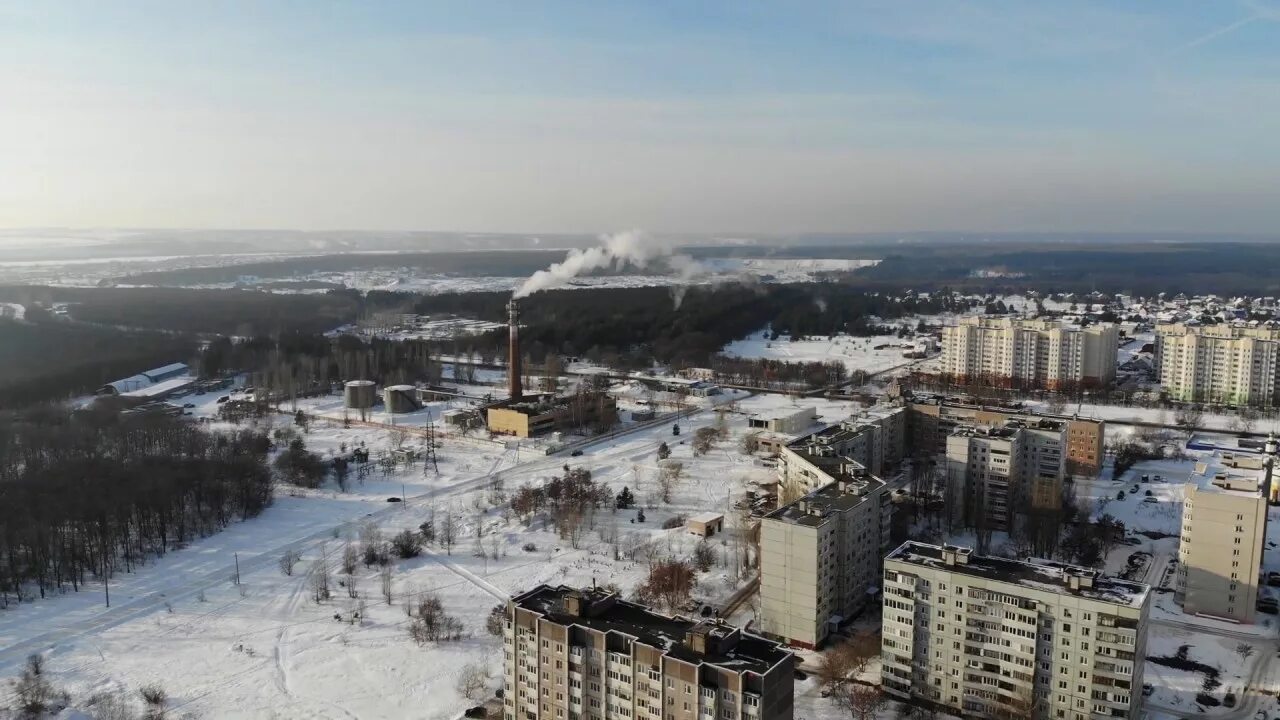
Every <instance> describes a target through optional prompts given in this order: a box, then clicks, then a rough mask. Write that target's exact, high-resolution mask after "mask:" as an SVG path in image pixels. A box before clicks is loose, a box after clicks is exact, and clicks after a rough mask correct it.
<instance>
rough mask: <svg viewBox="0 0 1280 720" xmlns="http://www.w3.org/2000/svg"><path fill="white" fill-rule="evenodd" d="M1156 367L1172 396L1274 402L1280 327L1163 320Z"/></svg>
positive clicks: (1263, 404)
mask: <svg viewBox="0 0 1280 720" xmlns="http://www.w3.org/2000/svg"><path fill="white" fill-rule="evenodd" d="M1155 366H1156V374H1157V376H1158V377H1159V378H1160V385H1161V386H1162V387H1163V388H1164V390H1165V392H1167V393H1168V394H1169V396H1170V397H1172V398H1175V399H1178V400H1186V401H1191V402H1219V403H1228V404H1232V405H1254V406H1260V407H1270V406H1273V405H1275V404H1276V403H1277V399H1278V398H1277V391H1278V390H1280V328H1273V327H1235V326H1231V325H1183V324H1180V323H1173V324H1163V325H1158V326H1156V357H1155Z"/></svg>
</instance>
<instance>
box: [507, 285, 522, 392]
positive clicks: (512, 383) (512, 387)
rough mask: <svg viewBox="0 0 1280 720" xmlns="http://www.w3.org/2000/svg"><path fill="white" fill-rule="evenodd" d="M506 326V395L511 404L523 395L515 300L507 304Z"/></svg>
mask: <svg viewBox="0 0 1280 720" xmlns="http://www.w3.org/2000/svg"><path fill="white" fill-rule="evenodd" d="M507 326H508V329H509V330H510V332H511V341H510V344H509V346H508V347H507V394H508V395H510V396H511V402H518V401H519V400H520V397H521V396H522V395H523V394H524V393H523V391H522V389H521V387H520V376H521V375H522V374H523V368H522V367H521V361H520V308H519V306H517V305H516V299H515V298H511V300H510V301H508V302H507Z"/></svg>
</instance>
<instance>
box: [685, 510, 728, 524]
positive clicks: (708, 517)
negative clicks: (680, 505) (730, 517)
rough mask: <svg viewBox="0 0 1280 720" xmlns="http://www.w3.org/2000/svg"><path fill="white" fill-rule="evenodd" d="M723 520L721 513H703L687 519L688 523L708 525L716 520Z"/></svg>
mask: <svg viewBox="0 0 1280 720" xmlns="http://www.w3.org/2000/svg"><path fill="white" fill-rule="evenodd" d="M723 519H724V515H723V514H722V513H718V512H704V513H698V514H697V515H694V516H693V517H691V518H689V522H700V523H708V522H715V521H716V520H723Z"/></svg>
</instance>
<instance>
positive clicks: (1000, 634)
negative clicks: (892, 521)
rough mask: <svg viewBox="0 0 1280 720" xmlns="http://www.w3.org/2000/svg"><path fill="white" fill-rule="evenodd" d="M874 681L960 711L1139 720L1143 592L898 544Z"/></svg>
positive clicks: (1033, 563) (1044, 563) (967, 553)
mask: <svg viewBox="0 0 1280 720" xmlns="http://www.w3.org/2000/svg"><path fill="white" fill-rule="evenodd" d="M883 604H884V613H883V621H882V622H883V624H882V627H881V644H882V653H881V663H882V665H881V667H882V670H881V681H882V686H883V687H884V690H885V692H887V693H888V694H890V695H891V696H893V697H896V698H899V699H903V700H906V699H917V700H922V701H925V702H931V703H935V704H937V705H940V706H943V707H944V708H946V709H948V710H949V711H950V712H953V713H955V714H958V715H961V716H962V717H965V718H1046V719H1053V720H1097V719H1098V718H1111V717H1115V718H1138V717H1142V712H1141V711H1142V692H1141V690H1142V675H1143V659H1144V658H1145V657H1146V636H1147V615H1148V612H1149V610H1150V588H1149V586H1147V585H1144V584H1142V583H1134V582H1128V581H1125V580H1120V579H1118V578H1113V577H1108V576H1103V575H1100V574H1099V573H1098V572H1097V571H1095V570H1090V569H1087V568H1081V567H1075V566H1072V565H1066V564H1062V563H1056V562H1052V561H1048V560H1036V559H1029V560H1026V561H1018V560H1008V559H1005V558H998V557H985V556H980V555H974V554H973V553H972V551H971V550H970V549H968V548H957V547H949V546H938V545H927V544H924V543H917V542H907V543H905V544H903V545H902V546H901V547H899V548H897V549H896V550H894V551H893V552H892V553H891V554H890V555H889V556H888V557H887V558H885V563H884V600H883Z"/></svg>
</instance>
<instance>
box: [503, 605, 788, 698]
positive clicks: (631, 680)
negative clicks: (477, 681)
mask: <svg viewBox="0 0 1280 720" xmlns="http://www.w3.org/2000/svg"><path fill="white" fill-rule="evenodd" d="M504 633H505V635H504V661H503V662H504V665H503V667H504V675H505V677H504V679H505V682H506V692H505V693H504V695H505V697H504V699H503V703H504V710H505V716H506V720H571V719H574V718H581V719H583V720H707V719H709V718H714V719H716V720H773V719H774V718H784V719H785V718H791V717H792V713H793V710H792V686H793V683H794V681H793V678H792V673H793V672H794V669H793V667H792V666H793V662H794V661H793V658H792V655H791V653H790V652H788V651H787V650H786V649H785V648H783V647H782V646H780V645H779V644H778V643H775V642H772V641H769V640H766V639H764V638H762V637H759V636H756V635H751V634H749V633H744V632H743V631H742V630H741V629H740V628H737V627H733V626H731V625H727V624H724V623H721V622H713V621H701V622H694V621H691V620H686V619H684V618H680V617H668V616H666V615H661V614H658V613H655V612H653V611H651V610H649V609H648V608H646V607H644V606H643V605H638V604H636V603H632V602H627V601H625V600H622V599H620V598H619V597H618V596H617V594H615V593H607V592H604V591H602V590H596V589H590V590H577V589H574V588H569V587H564V586H561V587H550V586H547V585H543V586H540V587H537V588H535V589H533V590H530V591H529V592H526V593H524V594H523V595H519V596H517V597H515V598H512V599H511V600H510V601H509V602H508V604H507V621H506V627H505V629H504Z"/></svg>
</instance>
